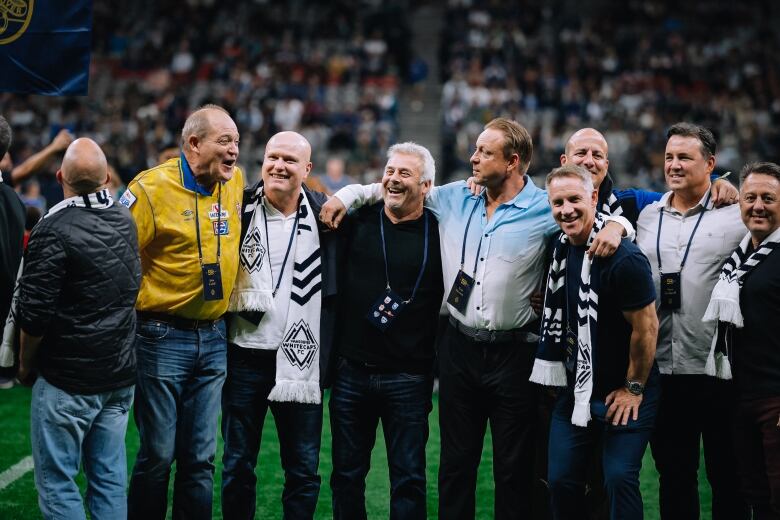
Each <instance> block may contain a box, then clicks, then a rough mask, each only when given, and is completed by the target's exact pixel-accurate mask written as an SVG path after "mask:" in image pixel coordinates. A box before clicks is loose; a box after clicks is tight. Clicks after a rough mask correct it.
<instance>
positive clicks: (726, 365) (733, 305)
mask: <svg viewBox="0 0 780 520" xmlns="http://www.w3.org/2000/svg"><path fill="white" fill-rule="evenodd" d="M750 241H751V234H750V233H748V234H747V235H745V237H744V238H743V239H742V241H741V242H740V243H739V246H737V248H736V249H735V250H734V252H733V253H732V254H731V256H730V257H729V259H728V260H726V263H725V264H723V269H721V272H720V276H719V277H718V283H716V284H715V287H713V289H712V295H711V296H710V303H709V305H707V310H706V312H705V313H704V317H702V321H716V320H717V322H718V327H717V329H716V331H715V336H714V337H713V338H712V345H711V346H710V354H709V356H707V363H706V365H705V366H704V371H705V373H706V374H707V375H710V376H715V377H717V378H719V379H731V361H730V360H729V358H730V357H731V343H732V332H733V327H737V328H742V327H743V326H744V319H743V317H742V310H741V309H740V308H739V293H740V290H741V289H742V283H743V282H744V281H745V276H746V275H747V274H748V273H749V272H750V271H752V270H753V269H755V267H756V266H757V265H758V264H760V263H761V262H762V261H763V260H764V259H765V258H766V257H767V256H769V255H770V254H771V253H772V251H774V250H775V249H776V248H777V247H779V246H780V229H776V230H775V231H774V232H773V233H772V234H771V235H769V236H768V237H766V238H765V239H764V241H763V242H761V244H759V246H758V247H757V248H756V250H755V251H753V252H752V253H750V254H748V248H749V247H750Z"/></svg>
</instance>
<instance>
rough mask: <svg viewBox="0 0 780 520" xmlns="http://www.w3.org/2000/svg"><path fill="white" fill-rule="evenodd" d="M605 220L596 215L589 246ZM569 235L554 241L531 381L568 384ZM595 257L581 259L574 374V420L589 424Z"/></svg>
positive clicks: (596, 300)
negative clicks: (567, 272) (567, 278)
mask: <svg viewBox="0 0 780 520" xmlns="http://www.w3.org/2000/svg"><path fill="white" fill-rule="evenodd" d="M605 224H606V222H605V220H604V219H603V217H602V216H601V215H599V214H597V215H596V220H595V221H594V223H593V229H592V230H591V232H590V236H589V237H588V241H587V243H586V247H590V244H591V243H592V242H593V239H594V238H595V237H596V234H597V233H598V232H599V231H600V230H601V229H602V228H603V227H604V225H605ZM569 245H570V242H569V237H567V236H566V235H565V234H563V233H561V235H560V237H559V238H558V240H557V241H556V243H555V250H554V252H553V261H552V264H551V265H550V271H549V274H548V276H547V289H546V291H545V296H544V314H543V316H542V333H541V337H540V339H539V347H538V349H537V352H536V360H535V361H534V367H533V370H532V372H531V377H530V381H531V382H534V383H538V384H540V385H545V386H558V387H565V386H567V378H566V367H565V364H564V361H565V358H566V345H565V332H564V331H565V323H566V321H567V320H568V317H567V316H564V313H566V258H567V255H568V252H569ZM592 266H593V261H592V259H590V258H589V257H588V256H587V255H585V257H584V258H583V259H582V269H581V270H580V281H579V290H578V291H577V294H578V298H577V352H576V354H575V355H576V360H577V367H576V372H575V374H574V410H573V411H572V416H571V422H572V424H575V425H577V426H583V427H584V426H587V425H588V421H590V418H591V417H590V397H591V394H592V393H593V351H594V349H595V346H596V344H595V343H596V337H597V336H596V333H597V320H598V303H599V298H598V278H599V277H598V272H597V270H593V269H592Z"/></svg>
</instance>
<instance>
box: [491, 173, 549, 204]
mask: <svg viewBox="0 0 780 520" xmlns="http://www.w3.org/2000/svg"><path fill="white" fill-rule="evenodd" d="M523 179H524V180H525V184H524V185H523V189H522V190H520V193H518V194H517V195H515V198H513V199H512V200H508V201H506V202H504V203H503V204H511V205H513V206H516V207H518V208H527V207H528V206H530V205H531V201H532V200H533V199H534V197H535V196H536V192H538V191H540V190H539V188H537V187H536V185H535V184H534V181H532V180H531V177H529V176H528V175H523ZM479 196H480V197H482V198H483V199H485V200H487V198H486V197H487V191H486V190H484V189H483V190H482V193H481V194H480V195H479Z"/></svg>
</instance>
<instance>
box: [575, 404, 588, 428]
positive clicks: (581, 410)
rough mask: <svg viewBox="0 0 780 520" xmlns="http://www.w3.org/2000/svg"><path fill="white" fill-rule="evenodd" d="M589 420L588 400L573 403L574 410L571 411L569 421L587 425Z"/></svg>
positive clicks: (577, 424) (578, 424)
mask: <svg viewBox="0 0 780 520" xmlns="http://www.w3.org/2000/svg"><path fill="white" fill-rule="evenodd" d="M589 421H590V401H585V402H581V403H574V410H572V413H571V423H572V424H573V425H575V426H582V427H583V428H584V427H586V426H588V422H589Z"/></svg>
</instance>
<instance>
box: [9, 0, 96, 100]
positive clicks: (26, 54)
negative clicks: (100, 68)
mask: <svg viewBox="0 0 780 520" xmlns="http://www.w3.org/2000/svg"><path fill="white" fill-rule="evenodd" d="M91 43H92V0H0V91H5V92H25V93H30V94H43V95H46V96H86V95H87V85H88V83H89V53H90V46H91Z"/></svg>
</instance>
